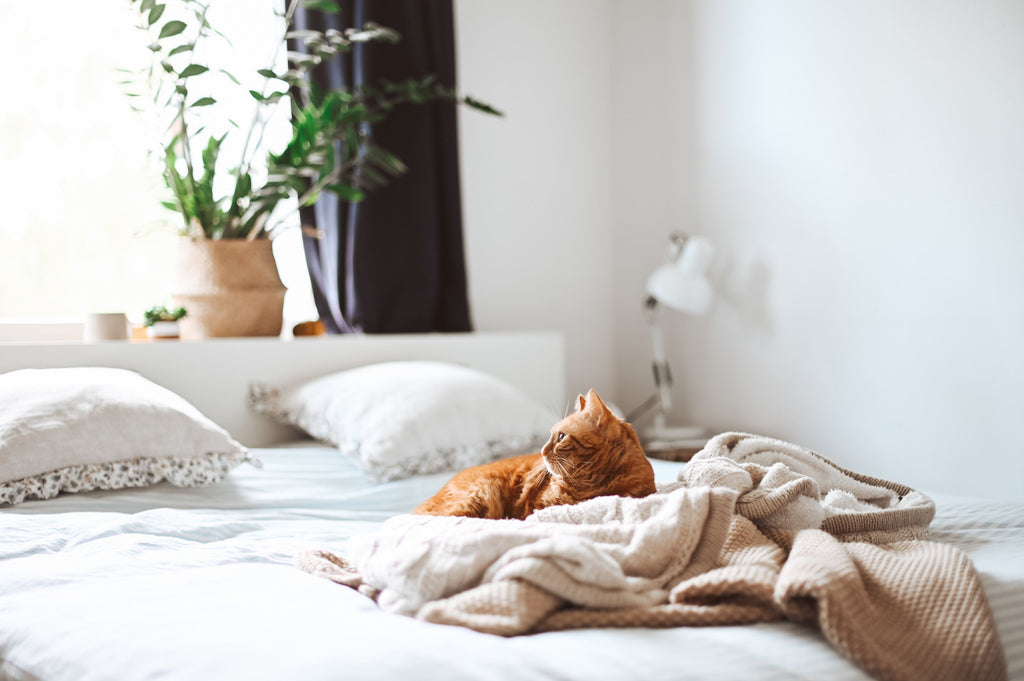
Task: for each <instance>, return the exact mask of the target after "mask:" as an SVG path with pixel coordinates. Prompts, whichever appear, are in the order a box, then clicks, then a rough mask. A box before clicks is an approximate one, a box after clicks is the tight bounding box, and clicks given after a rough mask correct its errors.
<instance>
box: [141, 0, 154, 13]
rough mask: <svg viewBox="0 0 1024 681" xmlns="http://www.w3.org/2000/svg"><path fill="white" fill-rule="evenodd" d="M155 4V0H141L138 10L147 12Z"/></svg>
mask: <svg viewBox="0 0 1024 681" xmlns="http://www.w3.org/2000/svg"><path fill="white" fill-rule="evenodd" d="M155 4H156V0H142V4H141V5H140V6H139V11H140V12H148V11H150V10H151V9H153V5H155Z"/></svg>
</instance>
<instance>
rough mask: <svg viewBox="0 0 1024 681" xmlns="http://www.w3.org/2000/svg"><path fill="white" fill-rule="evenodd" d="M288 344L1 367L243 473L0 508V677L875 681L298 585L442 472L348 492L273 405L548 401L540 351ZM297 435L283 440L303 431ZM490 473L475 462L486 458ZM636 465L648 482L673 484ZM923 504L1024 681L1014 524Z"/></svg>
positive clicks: (65, 358) (708, 639) (546, 337)
mask: <svg viewBox="0 0 1024 681" xmlns="http://www.w3.org/2000/svg"><path fill="white" fill-rule="evenodd" d="M303 343H307V341H295V342H293V343H278V342H274V343H260V342H242V341H237V342H236V341H223V342H219V343H218V342H211V343H209V344H197V345H195V346H193V347H188V344H173V345H168V346H160V347H153V346H147V347H142V348H138V347H135V346H130V345H129V344H107V345H103V346H81V345H68V346H52V347H49V348H46V347H43V348H41V347H39V346H32V347H29V346H25V347H19V346H6V347H4V348H0V353H2V354H0V372H9V371H13V370H20V369H22V368H25V367H36V368H39V367H47V368H50V367H96V366H102V367H110V366H112V367H121V368H125V369H130V370H133V371H135V372H138V373H139V374H141V375H143V376H146V377H148V378H149V379H150V380H152V381H154V382H155V383H158V384H160V385H162V386H165V387H171V388H173V390H172V392H174V394H175V395H179V396H181V397H183V398H184V399H185V400H187V401H188V402H189V403H190V404H194V405H196V406H198V405H199V404H204V405H205V406H206V407H207V408H206V409H205V410H204V409H202V408H200V409H199V411H200V412H202V413H204V414H207V413H208V412H212V413H213V414H215V415H216V418H215V419H214V420H217V421H218V422H219V423H222V424H223V423H227V424H231V425H232V427H233V428H234V431H232V432H231V435H233V436H236V437H237V438H238V439H239V440H241V441H242V442H244V443H245V445H246V447H245V449H246V450H247V453H246V455H245V456H246V457H247V458H248V459H249V460H245V461H241V460H240V461H238V462H236V463H234V464H232V465H231V466H230V467H228V470H226V471H225V474H224V475H223V477H222V478H221V479H219V480H217V481H216V482H213V483H212V484H209V485H206V486H197V487H192V486H185V487H181V486H175V485H172V484H169V483H168V482H166V481H163V482H157V483H156V484H147V485H146V486H142V487H137V488H123V489H107V490H104V489H96V490H93V491H80V492H64V493H61V494H58V495H57V496H56V497H54V498H50V499H36V500H33V499H31V498H26V499H24V500H22V501H20V503H15V504H7V505H4V506H0V679H17V680H27V679H32V680H45V681H60V680H65V679H67V680H74V681H83V680H90V679H97V680H98V679H183V680H184V679H188V680H196V679H247V680H251V679H282V678H296V679H298V678H301V679H360V680H361V679H395V678H410V679H413V678H415V679H435V678H436V679H587V680H588V681H589V680H594V679H616V680H620V679H645V680H650V679H742V678H757V679H765V680H769V681H772V680H782V679H836V680H843V679H850V680H853V679H871V678H876V677H874V676H872V675H871V674H870V673H868V672H867V671H865V670H864V669H862V668H861V667H859V666H857V665H856V664H853V663H852V662H850V661H848V660H847V659H845V658H844V657H843V656H841V655H839V654H837V652H836V650H835V649H834V647H833V646H831V645H829V643H828V642H827V641H826V640H825V639H824V638H823V637H822V635H821V634H820V633H819V632H817V631H816V630H815V629H814V628H812V627H807V626H803V625H800V624H796V623H792V622H771V623H763V624H747V625H742V626H701V627H668V628H637V627H633V628H583V629H570V630H565V631H551V632H545V633H538V634H532V635H522V636H496V635H492V634H485V633H480V632H478V631H473V630H471V629H469V628H466V627H460V626H447V625H440V624H433V623H429V622H424V621H420V620H417V619H415V618H411V617H405V616H402V615H395V614H390V613H387V612H385V611H384V610H382V609H381V608H380V607H378V605H377V604H376V603H374V602H373V600H371V599H369V598H367V597H366V596H365V595H363V594H362V593H360V592H358V591H356V590H354V589H350V588H348V587H345V586H339V585H338V584H336V583H333V582H332V581H330V580H327V579H322V578H320V577H317V576H314V575H311V574H308V573H307V572H305V571H303V570H300V569H298V568H297V567H296V556H299V555H302V554H303V553H304V552H308V551H309V550H311V549H330V550H336V551H338V552H339V553H344V551H345V548H346V545H347V542H348V540H349V539H350V538H353V537H366V536H372V535H373V534H374V533H376V532H378V531H379V530H380V528H381V527H382V525H383V524H384V523H385V522H386V521H388V520H389V519H391V518H394V517H395V516H400V515H401V514H407V513H409V512H410V511H411V510H412V509H413V508H414V507H415V506H416V505H417V504H418V503H419V502H420V501H422V500H423V499H425V498H427V497H428V496H430V495H432V494H433V493H434V492H436V491H437V489H438V488H439V487H440V486H441V485H442V484H443V483H444V481H446V480H447V479H448V478H449V477H450V475H451V472H450V471H448V470H436V471H435V470H429V469H425V470H420V471H414V472H411V473H410V472H409V471H410V470H412V469H410V468H409V466H408V465H407V464H402V465H399V466H398V467H397V468H396V467H395V465H392V464H394V461H391V460H388V461H386V462H385V463H386V464H387V465H384V464H382V466H381V467H380V468H379V469H373V470H372V473H371V472H368V468H367V466H366V465H365V463H366V460H365V454H366V452H365V449H364V450H363V451H362V452H361V453H360V452H358V451H357V452H355V455H353V452H352V451H349V452H348V453H347V454H342V453H341V452H340V451H339V449H344V448H345V446H350V445H351V444H352V443H347V444H346V443H342V444H338V443H334V444H327V443H325V442H322V441H318V440H314V439H311V438H309V437H308V436H303V434H302V432H303V431H300V430H299V429H298V428H295V427H290V428H285V427H283V426H282V425H281V422H280V421H281V420H282V419H281V418H280V417H281V415H282V413H286V415H288V416H290V417H291V418H292V419H293V421H295V422H301V420H302V419H301V418H299V417H298V416H296V414H295V413H294V404H293V405H291V408H292V409H291V412H289V409H288V408H282V403H287V401H288V399H290V398H295V397H296V395H297V394H298V393H297V392H294V391H292V392H288V391H284V392H283V393H282V392H280V391H278V392H274V390H275V386H276V387H278V388H280V387H282V386H286V385H289V384H293V383H295V382H299V383H301V384H303V385H307V384H309V383H310V382H315V381H316V380H317V378H316V377H317V376H318V374H321V373H323V374H332V375H333V374H334V373H335V372H340V373H341V374H349V373H350V370H354V369H359V368H361V367H365V366H381V365H392V366H394V365H395V361H396V360H402V361H411V362H413V364H412V365H403V366H402V367H401V368H402V373H401V374H400V375H401V376H402V377H403V378H404V379H405V380H408V379H409V376H411V375H412V374H411V373H410V372H411V371H413V370H415V369H416V366H415V362H418V361H420V360H429V361H430V362H433V361H435V360H443V361H444V362H446V363H452V364H455V365H458V366H460V367H468V368H472V369H474V370H480V371H481V372H484V373H487V374H488V375H500V377H501V380H502V382H505V383H508V384H510V385H512V386H514V387H515V388H517V389H518V390H519V391H520V392H521V393H522V394H525V395H528V396H529V397H530V398H531V399H533V400H534V401H535V402H538V403H540V404H542V405H544V407H545V408H546V409H548V410H549V413H550V414H551V415H554V416H557V415H558V414H559V413H560V412H561V411H562V410H563V409H564V403H565V395H566V389H565V384H564V378H563V366H562V362H563V357H562V355H563V353H564V348H563V346H562V342H561V339H560V338H558V337H557V336H553V335H551V334H495V335H488V334H469V335H466V336H459V337H451V338H446V337H437V336H423V337H403V338H400V339H392V338H382V339H374V338H363V339H357V340H355V342H353V343H345V342H344V341H338V340H331V341H327V342H325V343H324V344H322V345H321V344H319V341H310V342H308V344H305V345H303ZM9 351H10V352H9ZM193 355H197V356H198V355H204V356H205V359H202V360H196V361H201V362H207V363H209V364H208V365H205V366H207V367H208V373H207V374H206V375H205V376H204V377H203V379H202V380H197V379H196V377H195V376H192V377H191V378H189V377H183V376H182V375H181V374H180V372H178V373H175V372H174V371H173V370H172V371H168V367H174V366H177V367H179V368H180V367H181V366H182V365H183V364H188V363H189V362H190V361H192V359H190V358H191V357H192V356H193ZM210 356H212V357H213V359H210ZM229 357H235V358H238V357H243V358H246V361H245V362H241V363H239V362H237V361H236V362H230V361H228V360H227V358H229ZM256 358H258V361H256ZM218 365H220V366H219V369H218ZM252 367H256V368H252ZM371 378H372V380H373V381H379V375H377V376H374V377H371ZM213 383H216V384H217V387H216V389H215V392H216V394H217V396H218V397H217V400H214V401H211V400H210V399H209V392H210V390H211V388H210V385H211V384H213ZM254 386H255V387H254ZM268 386H270V387H268ZM360 386H365V384H358V383H357V384H356V386H355V387H356V388H359V389H360V390H362V389H363V388H362V387H360ZM319 387H320V388H322V389H323V388H325V386H322V385H321V386H319ZM349 387H350V388H352V386H349ZM326 388H329V389H330V390H332V391H336V390H338V389H339V386H338V385H337V384H331V385H328V386H326ZM313 392H315V390H314V391H313ZM268 394H269V395H272V396H273V399H272V401H273V402H274V405H272V407H271V408H263V409H262V412H261V411H258V410H256V409H253V402H252V400H256V401H257V402H258V401H260V400H264V401H265V400H266V399H267V395H268ZM254 395H255V397H254ZM382 399H383V398H381V397H379V396H378V398H376V402H380V401H381V400H382ZM409 399H415V397H411V398H409ZM257 406H258V405H257ZM288 406H289V405H288V404H284V407H288ZM264 407H266V405H265V404H264ZM391 408H392V409H393V407H391ZM275 409H276V410H277V411H276V412H275ZM271 415H273V416H274V417H275V418H273V419H272V418H270V416H271ZM322 416H323V415H322V414H321V415H320V418H321V420H322ZM362 416H363V417H364V418H371V419H372V418H374V417H373V415H372V414H370V415H367V414H363V415H362ZM315 421H316V419H313V421H309V422H306V423H305V425H304V426H302V428H304V429H305V428H308V429H310V430H315V429H316V427H315ZM293 425H294V424H293ZM421 425H422V424H421ZM350 427H351V426H350ZM229 430H230V429H229ZM421 435H422V434H421ZM471 436H472V437H477V438H479V437H480V435H479V434H471ZM319 437H322V438H330V437H332V435H331V434H330V433H327V432H323V433H321V434H320V436H319ZM423 437H429V434H428V435H426V436H423ZM0 439H2V438H0ZM286 440H287V441H286ZM362 446H363V447H364V448H365V447H366V446H367V445H366V443H365V441H364V442H363V443H362ZM517 446H523V443H522V442H519V441H517ZM445 451H446V455H445V456H446V457H447V458H443V461H442V463H443V464H444V465H449V466H450V465H453V462H456V463H458V462H461V461H463V459H462V458H460V457H462V456H463V454H460V453H458V452H459V451H461V450H458V448H457V447H456V448H454V449H453V448H452V447H449V448H448V449H446V450H445ZM452 451H455V452H456V454H454V455H453V454H452V453H451V452H452ZM392 454H393V455H394V456H400V455H401V452H399V453H397V454H395V453H394V452H392ZM499 454H500V453H499V452H496V451H495V450H494V449H493V447H491V448H490V449H489V450H488V453H487V456H496V455H499ZM360 456H362V457H363V458H360ZM453 456H454V458H452V457H453ZM385 458H386V457H385ZM257 464H258V465H259V467H258V466H257ZM652 464H653V466H654V468H655V473H656V477H657V479H658V481H659V482H665V483H668V482H671V481H673V480H675V479H676V478H677V477H678V476H679V474H680V471H681V470H683V468H684V466H685V465H686V464H683V463H678V462H668V461H659V460H652ZM396 471H398V472H396ZM931 496H932V498H933V499H934V500H935V502H936V503H935V506H936V509H937V512H936V516H935V519H934V521H932V523H931V534H932V538H933V539H934V540H936V541H938V542H942V543H948V544H952V545H955V546H956V547H959V548H960V549H961V550H962V551H963V552H965V553H966V555H967V556H969V557H970V559H971V560H972V561H973V564H974V566H975V567H976V569H977V572H978V575H979V576H980V580H981V584H982V585H983V587H984V590H985V593H986V594H987V596H988V600H989V602H990V603H991V606H992V612H993V615H994V620H995V624H996V626H997V628H998V633H999V637H1000V639H1001V643H1002V647H1003V650H1004V652H1005V658H1006V663H1007V669H1008V675H1009V678H1011V679H1024V520H1022V518H1024V504H1022V503H1012V502H1011V503H1001V502H995V501H990V500H981V499H969V498H957V497H952V496H947V495H938V494H935V495H931Z"/></svg>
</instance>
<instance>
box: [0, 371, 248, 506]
mask: <svg viewBox="0 0 1024 681" xmlns="http://www.w3.org/2000/svg"><path fill="white" fill-rule="evenodd" d="M249 458H250V457H249V453H248V451H247V450H246V449H245V447H243V446H242V445H240V444H239V443H237V442H235V441H234V440H233V439H232V438H231V436H230V435H228V433H227V431H225V430H224V429H222V428H221V427H220V426H218V425H217V424H215V423H213V422H212V421H210V420H209V419H207V418H206V417H205V416H203V415H202V414H201V413H199V410H197V409H196V408H195V407H194V406H192V405H191V404H189V403H188V402H187V401H186V400H185V399H183V398H182V397H180V396H179V395H176V394H175V393H173V392H171V391H170V390H167V389H166V388H162V387H160V386H158V385H156V384H155V383H153V382H151V381H149V380H147V379H145V378H143V377H142V376H140V375H139V374H137V373H135V372H133V371H126V370H124V369H111V368H93V367H90V368H70V369H21V370H19V371H12V372H9V373H6V374H2V375H0V504H3V503H8V504H17V503H20V502H22V501H23V500H25V499H50V498H52V497H54V496H56V495H57V494H58V493H60V492H83V491H87V490H92V489H120V488H123V487H142V486H146V485H152V484H155V483H157V482H159V481H160V480H168V481H169V482H171V483H172V484H175V485H179V486H183V487H185V486H197V485H206V484H210V483H213V482H217V481H218V480H220V479H221V478H223V477H224V476H225V475H227V473H228V471H229V470H230V469H231V468H233V467H234V466H236V465H238V464H239V463H241V462H243V461H246V460H249Z"/></svg>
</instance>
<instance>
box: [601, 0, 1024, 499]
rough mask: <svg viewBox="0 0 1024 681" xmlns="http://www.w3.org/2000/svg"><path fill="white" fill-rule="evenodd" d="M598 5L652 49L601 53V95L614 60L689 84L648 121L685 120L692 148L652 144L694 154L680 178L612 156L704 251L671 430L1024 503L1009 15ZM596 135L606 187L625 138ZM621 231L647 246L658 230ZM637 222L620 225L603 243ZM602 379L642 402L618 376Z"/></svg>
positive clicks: (932, 6) (1022, 53) (981, 8)
mask: <svg viewBox="0 0 1024 681" xmlns="http://www.w3.org/2000/svg"><path fill="white" fill-rule="evenodd" d="M617 10H618V11H617V12H616V14H617V15H621V14H624V13H628V14H638V15H639V16H641V17H642V18H643V20H644V21H645V22H646V23H648V24H650V25H654V26H659V27H660V29H659V32H658V33H655V34H648V35H649V36H651V37H653V38H654V39H659V38H663V36H665V35H670V36H671V37H670V38H668V39H662V42H664V43H666V44H667V45H668V47H669V48H671V49H670V51H669V52H668V53H667V54H663V55H661V56H660V57H658V58H655V57H652V56H651V55H650V54H649V53H651V52H654V51H657V50H658V49H659V48H657V47H651V46H646V47H645V50H646V52H647V53H648V54H645V53H641V52H638V53H636V58H635V59H634V58H633V57H632V56H631V55H630V50H620V51H618V52H617V56H618V57H619V58H621V59H625V60H626V61H625V65H623V64H620V65H618V66H617V67H616V68H617V71H616V73H617V77H616V83H615V88H616V92H620V91H628V90H629V89H630V88H632V87H634V86H635V83H631V82H630V80H631V78H630V76H629V75H628V72H629V69H630V68H635V69H637V70H638V71H652V72H654V73H656V74H657V76H654V75H651V74H650V73H648V74H647V75H646V77H647V78H649V79H656V78H657V77H660V78H663V79H664V81H663V82H664V84H665V85H666V86H667V87H671V86H673V85H677V86H678V87H679V88H680V89H682V90H684V91H690V92H692V93H693V99H692V100H690V99H687V98H686V97H679V99H678V100H677V101H674V102H669V107H670V109H671V112H670V113H669V114H668V115H667V116H665V117H667V118H672V119H674V120H680V121H688V120H694V121H695V128H694V137H693V140H690V139H688V138H687V137H686V136H685V135H682V136H680V135H679V133H678V132H676V131H673V130H672V129H671V128H664V127H657V126H652V128H651V132H650V134H651V136H652V137H656V138H657V139H659V140H661V142H662V143H663V144H666V145H668V146H669V148H670V149H671V150H672V151H675V152H677V153H678V154H679V155H680V156H688V157H690V158H691V159H692V165H691V168H692V172H693V173H695V175H696V185H695V187H692V188H690V189H688V190H681V191H677V192H676V193H673V192H672V191H671V190H669V191H668V192H666V187H665V178H666V177H668V178H673V182H677V181H678V179H679V178H685V177H686V175H687V171H683V172H680V171H679V170H678V166H679V163H680V162H679V161H678V159H673V157H672V154H671V153H668V154H666V153H665V152H664V151H662V150H659V151H658V152H656V153H648V154H646V155H642V158H641V159H636V158H630V159H629V163H628V165H630V166H636V165H642V166H645V167H646V168H647V170H648V172H649V174H650V177H651V180H650V183H649V184H648V185H646V187H644V186H643V183H642V182H639V181H634V184H636V185H637V186H638V187H639V189H638V195H636V196H633V197H631V199H630V200H631V202H632V203H634V204H640V205H643V204H644V203H645V202H646V203H647V204H648V206H647V208H646V210H648V211H652V210H653V209H652V208H651V207H650V204H654V205H658V204H662V203H664V202H665V200H666V198H665V197H666V193H668V194H669V195H671V198H670V199H669V201H670V205H669V206H667V207H663V208H661V209H659V211H658V215H668V216H679V218H680V219H679V220H678V221H677V222H676V223H675V224H673V225H670V226H671V227H678V228H683V229H691V228H692V229H693V230H694V231H698V232H702V233H705V234H708V235H709V236H710V237H711V238H712V239H714V240H715V241H716V242H717V244H718V247H719V251H720V254H721V258H720V259H719V262H718V266H717V272H716V276H717V281H716V285H717V289H718V292H719V293H720V298H719V300H718V304H717V306H716V308H715V310H714V311H713V314H712V315H711V316H710V317H709V318H707V319H704V320H679V321H677V322H676V324H675V328H674V329H672V330H670V331H673V332H674V338H675V342H676V345H675V348H674V349H675V362H674V366H676V367H679V369H680V370H679V371H677V374H679V376H680V377H681V378H683V382H682V384H681V385H679V386H678V392H679V393H680V394H681V395H682V400H681V402H682V404H681V406H680V409H679V417H680V418H681V419H683V418H686V419H687V420H696V421H698V422H701V423H705V424H708V425H710V426H712V427H713V428H714V429H718V430H722V429H733V428H737V429H747V430H752V431H755V432H763V433H766V434H772V435H776V436H779V437H784V438H786V439H790V440H793V441H796V442H799V443H802V444H805V445H807V446H810V447H813V448H816V449H818V450H819V451H821V452H822V453H824V454H826V455H828V456H830V457H832V458H834V459H836V460H838V461H839V462H840V463H842V464H845V465H847V466H849V467H851V468H854V469H855V470H860V471H864V472H869V473H874V474H877V475H882V476H887V477H891V478H894V479H897V480H900V481H902V482H906V483H908V484H912V485H917V486H922V487H926V488H930V489H936V490H942V491H948V492H958V491H959V492H965V493H974V494H990V495H993V496H1017V497H1024V443H1022V439H1021V436H1020V434H1019V433H1020V429H1019V424H1020V423H1021V422H1022V420H1024V419H1022V415H1021V411H1022V410H1024V359H1022V354H1021V348H1022V347H1024V302H1022V298H1021V294H1022V293H1024V230H1022V229H1021V227H1022V225H1024V191H1021V189H1022V180H1024V89H1022V88H1021V86H1020V82H1021V81H1020V79H1021V73H1024V43H1022V42H1021V41H1020V39H1019V37H1020V35H1022V34H1024V5H1021V4H1020V3H1017V2H991V1H986V2H980V3H963V2H926V1H924V0H901V1H900V2H892V1H885V2H862V1H859V0H858V1H856V2H855V1H853V0H850V1H849V2H831V3H817V2H813V1H810V0H808V1H800V2H797V1H790V2H784V3H771V4H770V6H769V5H766V4H763V3H749V2H743V1H742V0H706V1H703V2H693V3H682V2H679V3H664V2H654V1H644V2H640V3H637V4H631V5H630V8H628V9H627V8H618V7H617ZM619 18H621V17H619ZM678 41H683V42H687V41H688V42H690V44H692V45H693V46H694V50H693V52H689V53H687V52H686V51H685V50H680V49H679V48H678V46H677V45H676V43H677V42H678ZM660 49H661V50H662V51H663V52H664V51H665V49H666V47H665V45H663V46H662V47H661V48H660ZM624 52H625V53H626V54H624ZM623 74H626V75H623ZM690 106H694V107H696V110H695V114H694V113H692V112H691V110H690V109H689V107H690ZM652 115H653V114H648V116H652ZM694 117H695V118H694ZM616 122H617V123H618V122H619V119H616ZM614 133H615V138H616V140H617V144H618V146H617V147H616V148H617V149H619V150H620V151H618V152H617V154H616V155H615V156H614V157H613V160H614V162H615V164H616V166H617V167H616V177H620V176H621V174H622V173H623V172H625V171H624V170H623V169H621V168H619V167H618V166H619V165H621V164H620V161H621V160H622V159H623V158H625V155H624V152H622V151H621V149H622V148H623V147H624V146H628V145H627V144H626V143H625V142H624V141H623V140H628V139H630V138H631V137H632V136H633V133H632V132H630V131H627V130H623V129H621V128H620V127H618V126H616V129H615V131H614ZM693 144H696V153H695V154H693V151H694V147H693ZM644 161H646V163H645V162H644ZM670 184H671V183H670ZM694 196H696V197H697V198H696V201H694V200H693V197H694ZM623 212H625V213H626V214H628V213H629V210H628V208H627V209H624V211H623ZM641 222H642V226H641V229H643V230H645V231H644V236H643V238H644V239H648V238H650V236H651V233H652V232H653V233H660V232H664V231H665V226H663V225H658V224H657V220H652V221H641ZM635 229H636V227H634V226H629V225H626V224H624V222H623V221H622V216H621V215H620V214H619V213H617V222H616V224H615V230H616V234H617V235H618V238H619V239H623V238H626V237H623V235H624V234H627V233H628V234H630V235H631V234H632V232H633V231H635ZM628 238H632V236H629V237H628ZM617 313H618V314H619V315H621V314H622V311H621V310H617ZM618 337H620V338H621V337H622V334H620V335H619V336H618ZM624 345H626V346H627V347H628V346H634V347H638V348H639V345H638V344H637V342H636V339H634V338H632V337H631V338H630V339H629V342H627V343H625V344H624ZM634 354H635V353H634ZM621 366H625V365H621ZM617 379H618V387H619V390H620V392H628V391H634V392H639V391H642V389H641V388H637V387H636V386H637V385H638V380H637V379H636V378H635V377H634V375H633V369H632V368H631V367H630V368H629V370H628V371H623V370H620V371H619V372H618V374H617ZM641 383H642V381H641Z"/></svg>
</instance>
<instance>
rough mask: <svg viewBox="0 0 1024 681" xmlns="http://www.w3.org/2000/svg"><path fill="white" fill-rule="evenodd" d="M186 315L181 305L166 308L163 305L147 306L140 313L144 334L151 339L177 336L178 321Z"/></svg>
mask: <svg viewBox="0 0 1024 681" xmlns="http://www.w3.org/2000/svg"><path fill="white" fill-rule="evenodd" d="M187 315H188V313H187V312H186V311H185V308H183V307H176V308H173V309H168V308H167V307H165V306H163V305H157V306H153V307H151V308H149V309H148V310H146V311H145V312H144V313H143V315H142V317H143V325H144V326H145V327H146V336H148V337H149V338H153V339H167V338H177V337H178V336H179V328H178V322H179V321H180V320H181V319H183V318H184V317H186V316H187Z"/></svg>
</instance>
